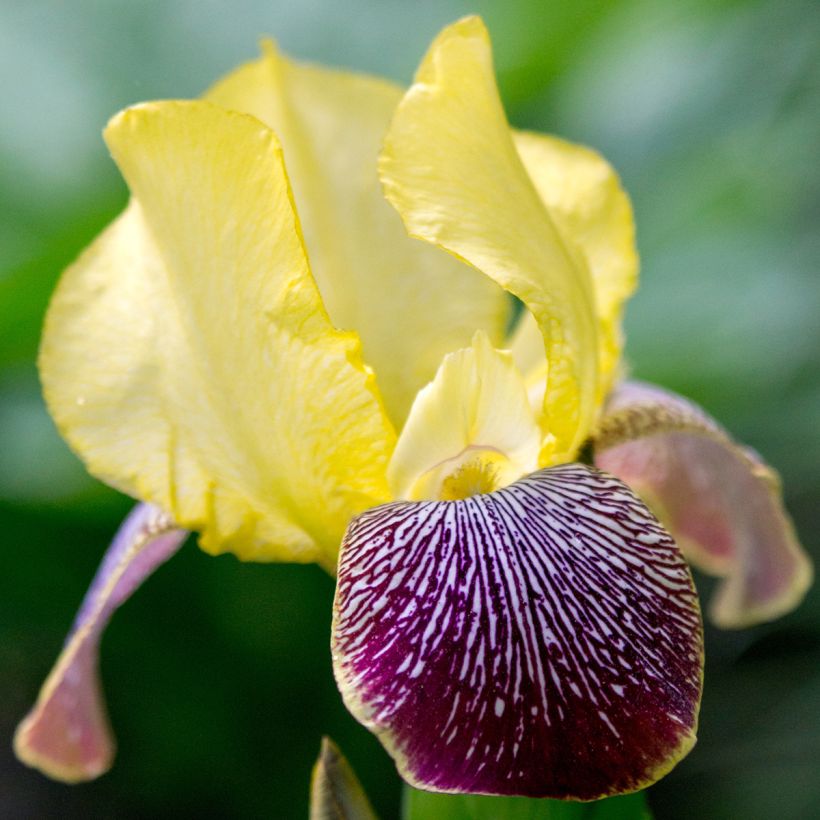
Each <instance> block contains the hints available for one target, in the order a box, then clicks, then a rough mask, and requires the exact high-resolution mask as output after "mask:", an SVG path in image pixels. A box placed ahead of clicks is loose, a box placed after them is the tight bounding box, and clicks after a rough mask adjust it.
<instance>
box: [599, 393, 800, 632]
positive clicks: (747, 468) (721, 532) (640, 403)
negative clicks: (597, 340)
mask: <svg viewBox="0 0 820 820" xmlns="http://www.w3.org/2000/svg"><path fill="white" fill-rule="evenodd" d="M595 463H596V464H597V465H598V466H599V467H600V468H602V469H604V470H607V471H608V472H610V473H612V474H613V475H617V476H618V477H619V478H620V479H621V480H622V481H625V482H626V483H627V484H628V485H629V486H630V487H632V488H633V489H634V490H635V491H636V492H637V493H639V494H640V495H641V496H642V497H643V498H644V500H645V501H646V502H647V503H648V504H649V505H650V507H652V509H653V510H654V511H655V513H656V514H657V515H658V516H659V517H660V519H661V520H662V521H663V522H664V524H665V525H666V526H667V527H668V528H669V531H670V532H671V533H672V535H673V536H674V538H675V539H676V540H677V541H678V543H679V544H680V547H681V549H682V550H683V554H684V555H685V556H686V557H687V558H688V559H689V560H690V561H691V562H692V564H693V565H694V566H696V567H698V568H699V569H702V570H703V571H704V572H708V573H710V574H712V575H717V576H719V577H723V578H725V579H726V580H725V581H723V583H721V585H720V587H719V588H718V590H717V592H716V594H715V596H714V597H713V599H712V600H711V601H710V604H709V614H710V617H711V618H712V620H713V621H714V622H715V623H716V624H717V625H718V626H721V627H723V628H727V629H729V628H740V627H746V626H751V625H753V624H755V623H759V622H761V621H768V620H772V619H773V618H777V617H779V616H781V615H783V614H785V613H786V612H789V611H790V610H792V609H793V608H794V607H795V606H797V604H799V603H800V601H801V600H802V599H803V596H804V595H805V593H806V590H807V589H808V588H809V586H810V585H811V581H812V576H813V573H812V567H811V562H810V561H809V558H808V556H807V555H806V553H805V552H804V551H803V548H802V547H801V546H800V542H799V541H798V539H797V535H796V534H795V531H794V527H793V526H792V523H791V520H790V519H789V516H788V514H787V512H786V510H785V509H784V507H783V500H782V495H781V491H780V479H779V477H778V475H777V473H776V472H775V471H774V470H773V469H772V468H771V467H769V466H768V465H766V464H765V463H764V462H763V461H762V460H761V458H760V456H758V455H757V453H755V452H753V451H752V450H750V449H748V448H745V447H741V446H740V445H738V444H736V443H735V442H734V441H733V440H732V438H731V436H729V434H728V433H727V432H726V431H725V430H724V429H723V428H722V427H721V426H720V425H719V424H718V423H717V422H716V421H715V420H714V419H712V418H711V417H709V416H708V415H707V414H706V413H704V412H703V410H701V409H700V408H699V407H698V406H697V405H695V404H693V403H692V402H690V401H688V400H686V399H684V398H683V397H681V396H678V395H676V394H674V393H670V392H668V391H666V390H662V389H661V388H659V387H655V386H653V385H648V384H643V383H640V382H625V383H624V384H621V385H620V386H619V387H618V388H617V389H616V390H615V391H614V393H613V395H612V397H611V398H610V400H609V402H608V404H607V409H606V413H605V414H604V416H603V418H602V420H601V423H600V425H599V429H598V433H597V436H596V440H595Z"/></svg>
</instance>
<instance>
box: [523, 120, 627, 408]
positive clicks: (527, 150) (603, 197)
mask: <svg viewBox="0 0 820 820" xmlns="http://www.w3.org/2000/svg"><path fill="white" fill-rule="evenodd" d="M513 136H514V139H515V145H516V148H517V149H518V153H519V155H520V156H521V160H522V162H523V163H524V167H525V168H526V169H527V173H528V174H529V175H530V179H532V181H533V184H534V185H535V188H536V190H537V191H538V195H539V196H540V197H541V199H542V200H543V202H544V204H545V205H546V206H547V209H548V211H549V213H550V216H551V217H552V219H553V220H554V221H555V226H556V227H557V228H558V230H559V231H560V232H561V234H563V235H564V236H565V237H567V238H568V240H569V241H571V242H574V243H575V244H576V245H577V246H578V247H579V248H580V249H581V251H582V252H583V254H584V256H585V257H586V259H587V262H588V264H589V270H590V273H591V274H592V284H593V289H594V291H595V312H596V315H597V317H598V322H599V330H600V333H599V341H600V353H599V357H600V358H599V369H600V382H599V393H598V401H599V403H602V402H603V399H604V397H605V396H606V395H607V393H608V392H609V389H610V387H611V386H612V382H613V380H614V379H615V378H616V377H617V375H618V367H619V362H620V358H621V349H622V347H623V338H622V337H623V334H622V331H621V315H622V313H623V305H624V303H625V302H626V300H627V299H628V298H629V296H630V295H631V294H632V292H633V291H634V290H635V287H636V285H637V281H638V254H637V251H636V249H635V222H634V218H633V215H632V205H631V204H630V202H629V197H628V196H627V195H626V192H625V191H624V189H623V188H622V186H621V183H620V181H619V179H618V175H617V174H616V173H615V171H614V170H613V169H612V166H611V165H610V164H609V163H608V162H607V161H606V160H605V159H604V158H603V157H602V156H601V155H600V154H598V153H596V152H595V151H593V150H591V149H589V148H586V147H585V146H583V145H575V144H573V143H571V142H566V141H565V140H562V139H559V138H558V137H553V136H547V135H545V134H533V133H531V132H515V133H514V135H513ZM527 316H528V314H526V313H525V314H524V316H522V319H524V318H526V317H527ZM532 337H533V334H531V333H530V334H529V338H530V339H531V338H532ZM515 338H516V340H517V344H518V345H519V346H520V345H521V344H522V343H523V342H525V341H526V339H527V334H526V333H524V334H523V338H519V334H516V336H515ZM514 347H515V345H514ZM540 347H541V350H540V351H539V352H540V353H541V359H543V345H541V346H540ZM525 372H526V374H527V375H530V371H529V370H527V371H525Z"/></svg>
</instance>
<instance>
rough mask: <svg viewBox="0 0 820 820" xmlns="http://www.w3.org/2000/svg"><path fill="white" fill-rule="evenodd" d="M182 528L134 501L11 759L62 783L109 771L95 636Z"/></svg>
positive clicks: (110, 741) (109, 741)
mask: <svg viewBox="0 0 820 820" xmlns="http://www.w3.org/2000/svg"><path fill="white" fill-rule="evenodd" d="M187 534H188V533H187V532H186V531H185V530H180V529H177V528H176V526H175V525H174V523H173V522H172V521H171V519H170V518H169V517H168V515H167V514H166V513H164V512H163V511H162V510H160V509H158V508H157V507H154V506H152V505H150V504H139V505H137V507H135V508H134V510H133V511H132V512H131V514H130V515H129V516H128V518H126V519H125V521H124V522H123V524H122V526H121V527H120V529H119V531H118V532H117V535H116V536H115V537H114V540H113V542H112V543H111V546H110V547H109V548H108V551H107V552H106V554H105V557H104V558H103V561H102V564H101V565H100V568H99V569H98V570H97V574H96V576H95V577H94V580H93V582H92V583H91V586H90V588H89V590H88V592H87V593H86V596H85V598H84V599H83V603H82V605H81V606H80V611H79V612H78V613H77V617H76V619H75V621H74V625H73V627H72V629H71V632H70V633H69V635H68V638H67V639H66V642H65V645H64V647H63V650H62V652H61V653H60V657H59V658H58V659H57V663H56V664H55V665H54V668H53V669H52V670H51V674H50V675H49V676H48V678H47V679H46V682H45V683H44V684H43V687H42V689H41V690H40V694H39V696H38V698H37V703H36V704H35V706H34V708H33V709H32V710H31V712H29V714H28V715H27V716H26V717H25V718H24V719H23V721H22V722H21V723H20V725H19V726H18V727H17V732H16V733H15V736H14V750H15V753H16V754H17V757H18V758H20V760H22V761H23V763H26V764H27V765H29V766H33V767H34V768H36V769H39V770H40V771H41V772H43V773H44V774H47V775H48V776H49V777H53V778H54V779H56V780H62V781H65V782H67V783H76V782H80V781H84V780H92V779H94V778H95V777H98V776H99V775H101V774H103V773H104V772H106V771H108V769H109V768H110V767H111V762H112V760H113V758H114V750H115V742H114V738H113V736H112V734H111V729H110V726H109V723H108V714H107V712H106V708H105V701H104V700H103V696H102V689H101V686H100V680H99V647H100V638H101V637H102V633H103V630H104V629H105V627H106V625H107V623H108V621H109V620H110V618H111V615H112V614H113V613H114V611H115V610H116V609H117V608H118V607H119V606H120V605H121V604H122V603H124V602H125V601H126V600H127V599H128V598H129V597H130V596H131V594H132V593H133V592H134V590H136V589H137V587H139V586H140V585H141V584H142V582H143V581H145V579H146V578H147V577H148V576H149V575H151V573H152V572H153V571H154V570H155V569H156V568H157V567H158V566H159V565H160V564H162V563H164V562H165V561H167V560H168V559H169V558H170V557H171V556H172V555H173V554H174V553H175V552H176V551H177V550H178V549H179V548H180V547H181V546H182V542H183V541H184V540H185V536H186V535H187Z"/></svg>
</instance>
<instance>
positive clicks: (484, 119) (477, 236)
mask: <svg viewBox="0 0 820 820" xmlns="http://www.w3.org/2000/svg"><path fill="white" fill-rule="evenodd" d="M380 173H381V178H382V181H383V183H384V186H385V192H386V195H387V198H388V199H389V200H390V202H392V204H393V205H394V206H395V207H396V209H397V210H398V212H399V213H400V214H401V216H402V219H403V220H404V222H405V225H406V226H407V229H408V231H409V232H410V233H411V235H413V236H417V237H419V238H421V239H425V240H427V241H428V242H432V243H433V244H436V245H439V246H440V247H442V248H445V249H446V250H448V251H450V252H451V253H453V254H455V255H456V256H458V257H460V258H462V259H465V260H466V261H467V262H469V263H470V264H472V265H475V267H476V268H478V269H479V270H481V271H483V272H484V273H485V274H487V275H488V276H489V277H490V278H492V279H494V280H495V281H496V282H498V283H499V284H500V285H502V286H503V287H504V288H506V289H507V290H508V291H510V292H511V293H513V294H514V295H515V296H517V297H518V298H519V299H521V300H522V301H523V302H524V303H525V305H526V306H527V308H528V309H529V310H530V312H531V313H532V314H533V316H535V318H536V320H537V322H538V325H539V328H540V329H541V332H542V334H543V338H544V344H545V350H546V356H547V359H548V361H549V369H550V375H549V384H548V386H547V390H546V396H545V405H544V409H545V415H546V422H545V427H546V432H547V433H548V436H547V439H546V441H545V446H544V451H543V453H542V457H541V463H542V464H546V463H555V462H559V461H562V460H568V459H571V458H572V456H573V455H574V452H575V450H576V448H577V447H578V446H579V445H580V444H581V442H582V441H583V440H584V438H585V437H586V436H587V434H588V432H589V429H590V426H591V424H592V420H593V417H594V414H595V410H596V396H597V395H598V392H599V389H598V373H597V370H598V335H597V334H598V331H597V325H596V320H595V310H594V295H593V292H592V283H591V279H590V274H589V270H588V268H587V264H586V260H585V259H584V257H583V254H582V253H581V252H580V251H579V250H578V249H577V248H576V247H575V246H574V245H571V244H568V243H567V242H565V241H564V239H563V237H562V236H561V234H560V232H559V231H558V229H557V228H556V226H555V224H554V223H553V221H552V219H551V218H550V215H549V213H548V212H547V210H546V208H545V206H544V204H543V202H542V201H541V199H540V197H539V196H538V193H537V192H536V190H535V187H534V186H533V183H532V181H531V180H530V178H529V176H528V174H527V172H526V170H525V169H524V166H523V164H522V162H521V158H520V157H519V154H518V151H517V150H516V146H515V143H514V142H513V139H512V136H511V133H510V129H509V126H508V124H507V121H506V118H505V116H504V111H503V108H502V106H501V102H500V100H499V97H498V90H497V88H496V85H495V77H494V74H493V66H492V55H491V51H490V43H489V36H488V34H487V30H486V28H485V27H484V24H483V23H482V22H481V21H480V20H479V19H478V18H477V17H469V18H465V19H464V20H461V21H460V22H458V23H455V24H454V25H452V26H450V27H448V28H446V29H445V30H444V31H443V32H442V33H441V34H440V35H439V36H438V38H437V39H436V40H435V42H434V43H433V45H432V46H431V48H430V50H429V52H428V53H427V56H426V57H425V58H424V61H423V62H422V64H421V66H420V68H419V70H418V72H417V74H416V79H415V82H414V84H413V86H412V87H411V88H410V90H409V91H408V92H407V94H405V96H404V98H403V100H402V102H401V103H400V105H399V107H398V109H397V111H396V115H395V117H394V119H393V122H392V124H391V126H390V130H389V131H388V134H387V137H386V139H385V146H384V150H383V152H382V156H381V159H380Z"/></svg>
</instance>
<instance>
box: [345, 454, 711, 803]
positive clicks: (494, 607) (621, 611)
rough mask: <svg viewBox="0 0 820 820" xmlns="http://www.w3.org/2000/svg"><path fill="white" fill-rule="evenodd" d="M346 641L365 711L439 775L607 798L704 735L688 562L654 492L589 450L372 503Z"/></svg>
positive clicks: (350, 544) (445, 780)
mask: <svg viewBox="0 0 820 820" xmlns="http://www.w3.org/2000/svg"><path fill="white" fill-rule="evenodd" d="M332 648H333V663H334V671H335V674H336V679H337V682H338V684H339V688H340V690H341V692H342V695H343V697H344V699H345V703H346V704H347V706H348V708H349V709H350V710H351V712H352V713H353V714H354V715H355V717H356V718H357V719H358V720H360V721H361V722H362V723H363V724H364V725H365V726H367V727H368V728H369V729H371V730H373V731H375V732H377V733H378V734H379V736H380V738H381V740H382V742H383V743H384V745H385V747H386V748H387V749H388V751H389V752H390V753H391V754H392V755H393V756H394V757H395V758H396V761H397V764H398V766H399V770H400V772H401V773H402V775H403V776H404V777H405V778H406V779H407V780H408V781H409V782H410V783H412V784H413V785H417V786H419V787H421V788H425V789H432V790H437V791H451V792H473V793H486V794H519V795H529V796H533V797H559V798H575V799H586V800H589V799H594V798H597V797H601V796H604V795H608V794H614V793H618V792H626V791H631V790H634V789H637V788H642V787H644V786H646V785H648V784H649V783H650V782H652V781H654V780H655V779H657V778H658V777H660V776H662V775H663V774H664V773H665V772H666V771H668V769H669V768H671V767H672V765H674V763H675V762H676V761H677V760H678V759H680V758H681V757H683V755H684V754H685V753H686V752H687V751H688V750H689V748H691V746H692V744H693V743H694V739H695V728H696V724H697V711H698V705H699V701H700V692H701V670H702V662H703V661H702V625H701V619H700V610H699V607H698V602H697V597H696V595H695V592H694V588H693V585H692V579H691V576H690V573H689V570H688V568H687V566H686V563H685V562H684V560H683V558H682V557H681V554H680V552H679V551H678V549H677V547H676V546H675V543H674V542H673V541H672V539H671V538H670V536H669V535H668V533H667V532H666V531H665V530H664V529H663V528H662V527H661V525H660V524H659V523H658V521H657V520H656V519H655V518H654V516H653V515H652V514H651V513H650V512H649V510H648V509H647V508H646V507H645V506H644V504H643V503H642V502H641V501H640V500H639V499H638V498H637V496H635V494H634V493H633V492H632V491H631V490H630V489H629V488H628V487H626V486H625V485H624V484H623V483H621V482H620V481H619V480H618V479H616V478H614V477H613V476H610V475H607V474H605V473H601V472H599V471H598V470H595V469H594V468H590V467H586V466H584V465H580V464H569V465H562V466H560V467H554V468H551V469H548V470H542V471H540V472H538V473H535V474H533V475H531V476H529V477H527V478H524V479H521V480H520V481H518V482H516V483H514V484H512V485H510V486H508V487H506V488H504V489H502V490H500V491H498V492H495V493H490V494H487V495H475V496H472V497H470V498H467V499H464V500H462V501H450V502H415V503H414V502H396V503H392V504H386V505H384V506H381V507H375V508H373V509H371V510H368V511H366V512H365V513H363V514H362V515H360V516H358V517H357V518H356V519H354V521H353V522H352V523H351V525H350V527H349V528H348V531H347V533H346V535H345V539H344V542H343V545H342V551H341V556H340V561H339V571H338V585H337V589H336V601H335V608H334V625H333V637H332Z"/></svg>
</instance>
